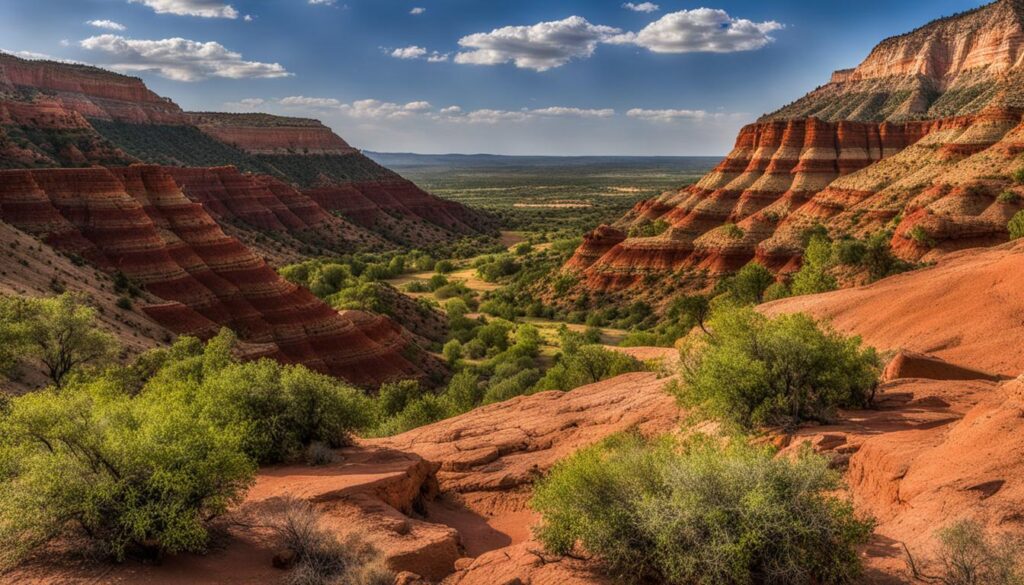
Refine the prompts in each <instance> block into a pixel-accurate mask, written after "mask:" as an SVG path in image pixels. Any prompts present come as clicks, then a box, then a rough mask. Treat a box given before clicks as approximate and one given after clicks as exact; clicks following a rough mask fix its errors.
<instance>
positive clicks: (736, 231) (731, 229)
mask: <svg viewBox="0 0 1024 585" xmlns="http://www.w3.org/2000/svg"><path fill="white" fill-rule="evenodd" d="M722 231H724V232H725V235H727V236H729V237H730V238H732V239H734V240H742V239H743V236H745V235H746V232H744V231H743V228H741V227H740V226H738V225H736V224H734V223H727V224H725V225H724V226H722Z"/></svg>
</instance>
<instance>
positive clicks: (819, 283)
mask: <svg viewBox="0 0 1024 585" xmlns="http://www.w3.org/2000/svg"><path fill="white" fill-rule="evenodd" d="M832 264H833V260H832V242H831V241H830V240H829V239H828V238H827V237H825V236H821V235H814V236H812V237H811V241H810V242H809V243H808V244H807V248H806V249H805V250H804V257H803V266H801V267H800V270H799V271H798V272H797V273H796V275H794V276H793V285H792V288H791V291H792V293H793V294H794V295H797V296H799V295H812V294H817V293H823V292H828V291H830V290H835V289H837V288H839V284H838V283H837V282H836V279H835V277H833V276H832V275H831V274H829V272H828V271H829V269H830V268H832Z"/></svg>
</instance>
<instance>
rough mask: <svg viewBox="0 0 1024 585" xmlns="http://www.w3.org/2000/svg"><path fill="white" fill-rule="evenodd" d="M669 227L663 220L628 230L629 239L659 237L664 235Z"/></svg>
mask: <svg viewBox="0 0 1024 585" xmlns="http://www.w3.org/2000/svg"><path fill="white" fill-rule="evenodd" d="M669 227H671V226H670V225H669V223H668V222H667V221H665V220H663V219H659V220H656V221H652V222H650V223H645V224H644V225H642V226H637V227H633V228H630V230H629V237H631V238H651V237H654V236H660V235H661V234H663V233H665V232H666V231H667V230H668V228H669Z"/></svg>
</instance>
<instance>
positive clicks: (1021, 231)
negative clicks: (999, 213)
mask: <svg viewBox="0 0 1024 585" xmlns="http://www.w3.org/2000/svg"><path fill="white" fill-rule="evenodd" d="M1007 229H1008V230H1009V231H1010V239H1011V240H1017V239H1020V238H1024V211H1018V212H1017V214H1016V215H1014V216H1013V218H1012V219H1011V220H1010V223H1009V224H1008V225H1007Z"/></svg>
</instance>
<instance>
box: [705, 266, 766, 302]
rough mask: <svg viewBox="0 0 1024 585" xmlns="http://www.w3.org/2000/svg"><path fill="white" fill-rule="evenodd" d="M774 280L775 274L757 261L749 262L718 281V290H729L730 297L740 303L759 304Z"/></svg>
mask: <svg viewBox="0 0 1024 585" xmlns="http://www.w3.org/2000/svg"><path fill="white" fill-rule="evenodd" d="M774 282H775V275H774V274H772V272H771V271H770V270H768V269H767V268H765V267H764V266H762V265H760V264H758V263H757V262H751V263H750V264H747V265H746V266H744V267H743V268H741V269H740V271H739V272H737V273H736V275H735V276H732V277H730V278H727V279H724V280H722V281H721V282H720V283H719V290H720V291H723V292H729V293H730V294H731V295H732V298H733V299H734V300H735V301H736V302H738V303H742V304H749V305H759V304H761V303H762V302H764V293H765V291H767V290H768V287H769V286H771V285H772V283H774Z"/></svg>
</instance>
